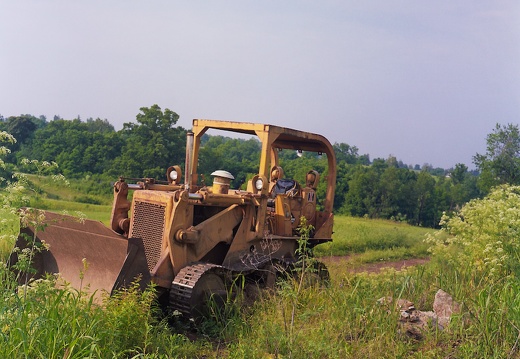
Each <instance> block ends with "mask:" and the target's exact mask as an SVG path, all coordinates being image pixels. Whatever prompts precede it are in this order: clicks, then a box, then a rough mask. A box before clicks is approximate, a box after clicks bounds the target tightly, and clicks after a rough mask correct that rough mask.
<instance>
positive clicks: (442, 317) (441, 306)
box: [433, 289, 460, 329]
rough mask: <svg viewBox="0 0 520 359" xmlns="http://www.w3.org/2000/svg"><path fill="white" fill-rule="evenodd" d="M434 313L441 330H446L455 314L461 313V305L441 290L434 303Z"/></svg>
mask: <svg viewBox="0 0 520 359" xmlns="http://www.w3.org/2000/svg"><path fill="white" fill-rule="evenodd" d="M433 311H434V312H435V315H436V316H437V319H438V324H439V326H440V327H441V329H444V328H446V326H447V325H448V324H449V322H450V319H451V316H452V315H453V314H458V313H460V304H459V303H457V302H455V301H454V300H453V297H452V296H451V295H449V294H448V293H446V292H445V291H443V290H442V289H439V290H438V291H437V293H436V294H435V299H434V301H433Z"/></svg>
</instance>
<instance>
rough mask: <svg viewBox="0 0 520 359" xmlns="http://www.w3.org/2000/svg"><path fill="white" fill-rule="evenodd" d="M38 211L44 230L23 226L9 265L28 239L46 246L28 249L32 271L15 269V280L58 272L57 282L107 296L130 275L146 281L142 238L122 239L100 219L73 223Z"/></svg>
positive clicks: (29, 243)
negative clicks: (31, 252)
mask: <svg viewBox="0 0 520 359" xmlns="http://www.w3.org/2000/svg"><path fill="white" fill-rule="evenodd" d="M44 213H45V223H46V226H45V228H44V230H42V231H38V232H36V233H35V231H34V228H33V227H26V228H23V229H22V230H21V231H20V235H19V236H18V240H17V241H16V244H15V247H17V248H18V250H15V251H13V252H12V254H11V257H10V260H9V262H10V266H11V267H13V266H14V268H16V267H17V266H15V264H16V263H18V262H19V252H20V251H21V250H23V249H24V248H31V247H33V243H42V242H43V243H44V247H46V249H43V250H41V251H34V254H33V256H32V268H33V269H34V270H36V273H31V272H20V271H18V274H19V280H18V281H19V284H24V283H27V281H28V279H38V278H41V277H42V276H44V275H45V273H50V274H55V273H59V280H60V281H61V280H64V281H65V282H67V283H70V285H71V286H72V287H73V288H76V289H78V290H79V289H81V290H84V291H87V292H88V293H95V297H96V298H100V297H101V295H102V293H103V292H107V293H108V294H111V293H112V292H113V291H114V290H116V289H119V288H122V287H125V286H128V285H129V284H131V283H132V282H134V281H135V280H136V279H139V281H140V286H141V288H143V289H144V288H145V287H146V285H147V284H148V283H149V281H150V272H149V270H148V267H147V263H146V257H145V255H144V246H143V244H142V241H140V240H138V239H129V240H127V239H126V238H123V237H121V236H119V235H117V234H116V233H115V232H113V231H112V230H110V229H109V228H107V227H105V225H103V223H101V222H97V221H92V220H86V221H84V222H79V221H78V219H77V218H74V217H71V216H65V215H59V214H56V213H52V212H44ZM17 269H18V268H17Z"/></svg>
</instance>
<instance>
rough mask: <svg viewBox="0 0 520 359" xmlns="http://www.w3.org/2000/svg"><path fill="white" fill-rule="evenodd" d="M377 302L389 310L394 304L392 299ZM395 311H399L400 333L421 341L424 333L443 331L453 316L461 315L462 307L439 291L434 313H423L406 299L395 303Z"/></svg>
mask: <svg viewBox="0 0 520 359" xmlns="http://www.w3.org/2000/svg"><path fill="white" fill-rule="evenodd" d="M377 302H378V303H379V304H380V305H382V306H385V307H387V308H388V311H389V312H390V311H391V310H392V308H391V307H390V305H391V304H392V303H394V300H393V298H392V297H383V298H380V299H378V300H377ZM394 310H398V311H399V331H400V332H402V333H404V334H405V335H406V336H408V337H410V338H413V339H417V340H420V339H422V338H423V336H424V332H425V331H426V330H430V329H440V330H443V329H444V328H446V326H447V325H448V324H449V322H450V319H451V316H452V315H453V314H455V313H460V305H459V304H458V303H457V302H455V301H454V300H453V298H452V296H451V295H449V294H448V293H446V292H445V291H443V290H442V289H439V290H438V291H437V293H436V294H435V299H434V302H433V311H421V310H418V309H416V308H415V305H414V303H412V302H410V301H409V300H406V299H399V300H397V301H396V302H395V307H394Z"/></svg>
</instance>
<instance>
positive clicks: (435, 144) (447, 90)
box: [0, 0, 520, 169]
mask: <svg viewBox="0 0 520 359" xmlns="http://www.w3.org/2000/svg"><path fill="white" fill-rule="evenodd" d="M0 51H1V52H0V114H1V115H3V116H4V117H8V116H14V115H20V114H32V115H35V116H40V115H45V116H47V119H49V120H51V119H52V118H53V116H54V115H59V116H61V117H63V118H65V119H72V118H75V117H77V116H78V115H79V116H81V118H82V119H86V118H88V117H93V118H97V117H100V118H103V119H104V118H106V119H108V120H109V121H110V123H112V124H113V125H114V126H115V128H116V129H120V128H121V127H122V124H123V123H124V122H134V121H135V116H136V114H137V113H138V112H139V108H140V107H149V106H151V105H153V104H158V105H159V106H160V107H161V108H163V109H164V108H169V109H171V110H173V111H175V112H177V113H178V114H179V115H180V120H179V122H178V124H179V125H181V126H183V127H185V128H190V127H191V120H192V119H193V118H209V119H221V120H233V121H247V122H258V123H268V124H274V125H280V126H286V127H291V128H295V129H300V130H306V131H311V132H316V133H320V134H322V135H324V136H326V137H327V138H328V139H329V140H330V141H331V142H332V143H334V142H338V143H340V142H344V143H348V144H349V145H353V146H357V147H358V148H359V153H360V154H369V155H370V158H371V159H374V158H377V157H382V158H387V157H388V156H389V155H393V156H395V157H397V159H400V160H402V161H403V162H404V163H406V164H411V165H415V164H419V165H422V164H424V163H430V164H432V165H433V166H434V167H444V168H448V167H452V166H454V165H455V164H457V163H465V164H466V165H468V167H469V168H470V169H472V168H474V167H475V166H474V165H473V163H472V156H473V155H475V154H476V153H477V152H478V153H485V150H486V147H485V146H486V135H487V134H489V133H490V132H491V131H492V130H493V128H494V126H495V124H496V123H501V124H507V123H514V124H518V123H519V120H520V1H518V0H497V1H483V0H460V1H453V0H440V1H419V0H402V1H398V0H375V1H368V0H366V1H362V0H356V1H350V0H337V1H334V0H319V1H316V0H315V1H310V0H298V1H295V0H286V1H284V0H263V1H248V0H235V1H233V0H227V1H216V0H212V1H209V0H208V1H202V0H201V1H174V0H158V1H133V0H124V1H123V0H111V1H101V0H99V1H96V0H91V1H71V0H63V1H55V0H48V1H45V0H33V1H26V0H17V1H14V0H0Z"/></svg>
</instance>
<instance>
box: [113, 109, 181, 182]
mask: <svg viewBox="0 0 520 359" xmlns="http://www.w3.org/2000/svg"><path fill="white" fill-rule="evenodd" d="M140 111H141V112H140V113H139V114H137V116H136V121H137V123H125V124H123V129H122V130H121V138H122V139H123V141H124V145H123V148H122V153H121V155H120V156H119V157H118V158H117V159H116V160H115V161H114V164H113V166H112V168H111V171H110V172H111V173H112V175H123V176H127V177H143V176H144V177H152V178H160V179H163V177H164V176H165V173H166V169H167V168H168V167H169V166H171V165H174V164H181V163H183V162H184V160H185V149H186V130H185V129H184V128H182V127H180V126H179V127H175V125H176V123H177V121H178V119H179V115H178V114H177V113H175V112H173V111H172V110H170V109H167V108H166V109H164V111H163V110H161V108H160V107H159V106H158V105H153V106H151V107H141V109H140Z"/></svg>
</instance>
